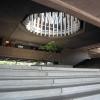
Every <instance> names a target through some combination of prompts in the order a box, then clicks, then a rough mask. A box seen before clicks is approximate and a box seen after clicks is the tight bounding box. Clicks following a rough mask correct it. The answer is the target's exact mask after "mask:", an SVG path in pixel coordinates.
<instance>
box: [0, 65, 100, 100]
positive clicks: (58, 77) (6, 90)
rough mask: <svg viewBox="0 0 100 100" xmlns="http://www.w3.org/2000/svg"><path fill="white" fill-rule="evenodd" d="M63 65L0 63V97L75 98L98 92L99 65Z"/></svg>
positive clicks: (4, 99) (26, 99) (22, 99)
mask: <svg viewBox="0 0 100 100" xmlns="http://www.w3.org/2000/svg"><path fill="white" fill-rule="evenodd" d="M65 67H66V66H63V67H62V66H59V67H57V66H54V67H53V66H15V65H0V100H64V99H65V100H67V99H68V100H77V98H78V99H79V98H80V97H81V98H83V97H86V96H90V95H97V94H100V69H79V68H65ZM80 100H81V99H80Z"/></svg>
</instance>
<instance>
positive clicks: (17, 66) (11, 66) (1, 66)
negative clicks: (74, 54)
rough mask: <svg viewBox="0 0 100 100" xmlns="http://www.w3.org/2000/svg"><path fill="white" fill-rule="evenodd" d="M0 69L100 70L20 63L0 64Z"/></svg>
mask: <svg viewBox="0 0 100 100" xmlns="http://www.w3.org/2000/svg"><path fill="white" fill-rule="evenodd" d="M0 69H16V70H43V71H44V70H49V71H50V70H53V71H54V70H56V71H57V70H58V71H59V70H60V71H100V69H88V68H85V69H84V68H70V67H69V68H68V67H67V68H66V67H65V66H63V65H61V66H60V65H59V66H22V65H6V64H5V65H0Z"/></svg>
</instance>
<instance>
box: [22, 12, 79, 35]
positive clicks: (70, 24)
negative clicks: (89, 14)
mask: <svg viewBox="0 0 100 100" xmlns="http://www.w3.org/2000/svg"><path fill="white" fill-rule="evenodd" d="M23 23H24V25H25V27H26V29H27V30H28V31H30V32H32V33H33V34H36V35H40V36H49V37H50V36H52V37H59V36H67V35H71V34H75V33H76V32H78V31H79V30H80V20H79V19H78V18H76V17H74V16H71V15H69V14H65V13H64V12H43V13H34V14H31V15H29V16H28V17H27V18H26V19H25V20H24V22H23Z"/></svg>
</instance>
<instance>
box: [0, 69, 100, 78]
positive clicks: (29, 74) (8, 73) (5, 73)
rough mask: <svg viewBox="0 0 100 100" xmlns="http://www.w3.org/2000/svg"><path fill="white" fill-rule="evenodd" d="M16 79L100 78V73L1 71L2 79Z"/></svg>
mask: <svg viewBox="0 0 100 100" xmlns="http://www.w3.org/2000/svg"><path fill="white" fill-rule="evenodd" d="M6 76H7V77H8V76H9V77H10V76H12V77H15V76H17V77H18V76H19V77H22V76H23V77H32V76H33V77H34V76H41V77H42V76H52V77H53V76H56V77H57V76H58V77H60V76H62V77H66V76H69V77H70V76H80V77H83V76H84V77H85V76H88V77H89V76H100V72H88V73H87V72H55V71H54V72H43V71H19V70H17V71H15V70H13V71H1V72H0V77H6Z"/></svg>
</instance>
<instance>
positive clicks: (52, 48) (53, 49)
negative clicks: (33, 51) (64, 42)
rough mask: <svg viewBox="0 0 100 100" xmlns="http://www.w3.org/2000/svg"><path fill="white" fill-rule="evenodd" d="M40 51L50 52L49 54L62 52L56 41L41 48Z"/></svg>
mask: <svg viewBox="0 0 100 100" xmlns="http://www.w3.org/2000/svg"><path fill="white" fill-rule="evenodd" d="M39 49H40V50H43V51H48V52H61V50H62V48H61V47H58V46H57V45H56V43H55V41H51V42H49V43H47V44H46V45H43V46H40V48H39Z"/></svg>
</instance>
